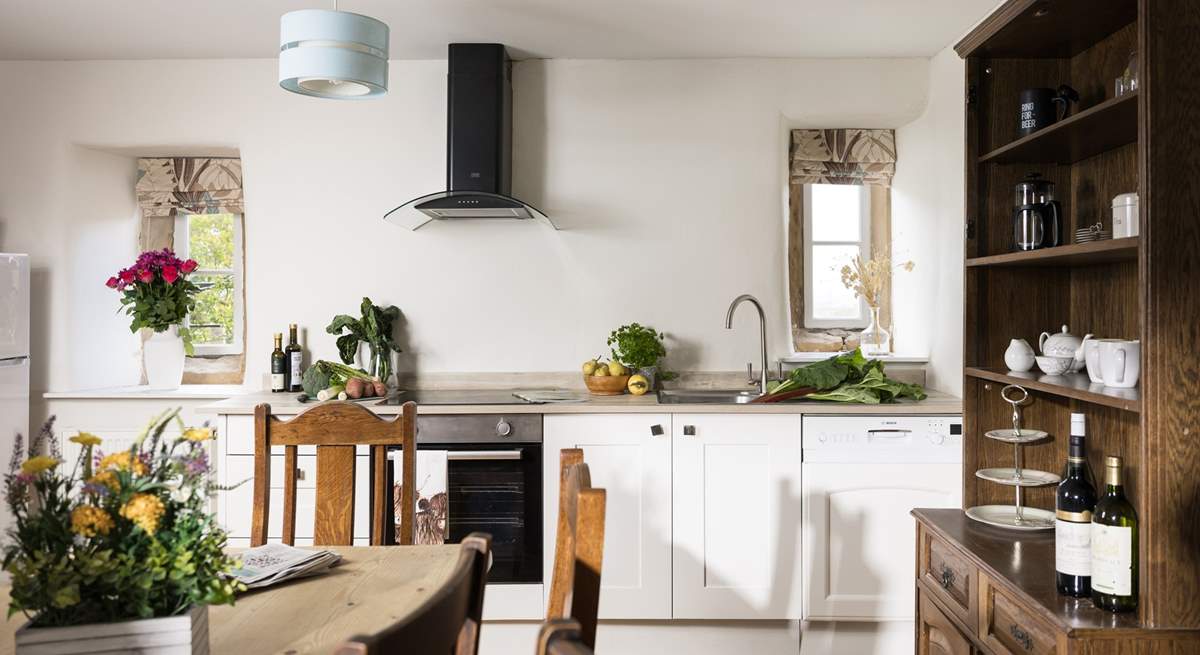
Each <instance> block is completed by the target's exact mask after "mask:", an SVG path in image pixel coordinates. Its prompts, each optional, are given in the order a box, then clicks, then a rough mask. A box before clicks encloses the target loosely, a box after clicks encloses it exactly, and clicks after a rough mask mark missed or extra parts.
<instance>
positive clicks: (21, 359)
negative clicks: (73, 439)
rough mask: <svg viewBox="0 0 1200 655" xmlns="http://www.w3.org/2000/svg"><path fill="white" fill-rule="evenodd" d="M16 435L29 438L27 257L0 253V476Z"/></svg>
mask: <svg viewBox="0 0 1200 655" xmlns="http://www.w3.org/2000/svg"><path fill="white" fill-rule="evenodd" d="M17 433H20V434H23V435H25V436H26V438H28V437H29V255H12V254H8V253H0V475H2V474H3V473H7V472H8V465H9V461H8V460H9V457H10V454H11V453H12V447H13V440H14V438H15V437H16V435H17ZM26 443H28V441H26ZM6 513H7V512H6V511H5V510H4V509H3V508H0V519H7V517H6V516H4V514H6ZM5 522H6V521H5Z"/></svg>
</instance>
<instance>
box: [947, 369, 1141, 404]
mask: <svg viewBox="0 0 1200 655" xmlns="http://www.w3.org/2000/svg"><path fill="white" fill-rule="evenodd" d="M966 374H967V376H969V377H973V378H979V379H981V380H990V381H992V382H998V383H1000V384H1019V385H1021V386H1022V387H1025V388H1026V389H1033V390H1035V391H1041V392H1043V393H1048V394H1053V395H1055V396H1062V397H1063V398H1073V399H1075V400H1082V401H1083V402H1087V403H1092V404H1095V405H1103V406H1105V407H1115V408H1117V409H1123V410H1125V411H1127V412H1140V411H1142V397H1141V392H1140V390H1139V389H1137V388H1134V389H1117V388H1114V387H1106V386H1104V385H1101V384H1096V383H1093V382H1092V381H1091V380H1090V379H1088V376H1087V374H1086V373H1068V374H1067V375H1044V374H1042V373H1040V372H1038V371H1036V370H1034V371H1028V372H1025V373H1020V372H1017V371H1009V370H1007V369H1003V368H981V367H973V366H969V367H967V368H966Z"/></svg>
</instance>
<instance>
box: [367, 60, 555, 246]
mask: <svg viewBox="0 0 1200 655" xmlns="http://www.w3.org/2000/svg"><path fill="white" fill-rule="evenodd" d="M449 69H450V72H449V75H448V78H449V85H448V86H449V91H448V96H447V102H446V105H447V112H446V128H447V129H446V131H447V137H446V190H445V191H439V192H437V193H431V194H429V195H426V196H421V197H420V198H416V199H414V200H410V201H408V202H406V203H404V204H403V205H400V206H399V207H397V208H395V209H393V210H392V211H390V212H388V213H387V214H386V215H384V217H383V218H384V220H387V221H389V222H391V223H395V224H397V225H400V226H403V227H407V228H410V229H413V230H417V229H420V228H421V227H424V226H425V225H428V224H429V223H430V222H431V221H435V220H446V221H449V220H464V219H517V220H520V219H539V220H543V221H545V222H547V223H549V224H550V225H551V226H553V225H554V223H553V222H552V221H551V220H550V219H549V217H547V216H546V215H545V214H543V213H542V212H541V211H539V210H538V209H537V208H535V207H533V206H532V205H529V204H526V203H524V202H521V201H520V200H517V199H516V198H513V197H512V196H511V195H509V194H510V192H511V189H512V77H511V73H512V62H511V61H510V60H509V58H508V53H507V52H506V51H505V49H504V46H503V45H501V44H499V43H451V44H450V62H449Z"/></svg>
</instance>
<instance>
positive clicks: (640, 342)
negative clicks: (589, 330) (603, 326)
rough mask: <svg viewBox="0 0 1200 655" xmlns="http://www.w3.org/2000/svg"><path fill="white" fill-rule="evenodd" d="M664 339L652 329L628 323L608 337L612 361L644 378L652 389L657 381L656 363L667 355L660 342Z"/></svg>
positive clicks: (660, 333) (662, 335) (664, 336)
mask: <svg viewBox="0 0 1200 655" xmlns="http://www.w3.org/2000/svg"><path fill="white" fill-rule="evenodd" d="M665 338H666V335H664V334H663V333H662V332H659V331H657V330H655V329H654V328H652V327H649V326H646V325H641V324H639V323H630V324H628V325H622V326H621V327H619V328H617V329H615V330H613V331H612V334H609V335H608V346H609V348H611V349H612V358H613V360H614V361H618V362H621V363H622V364H624V365H625V366H628V367H629V368H631V369H633V370H634V371H635V372H636V373H637V374H638V375H641V376H643V377H645V378H646V380H647V384H648V385H649V387H650V388H651V389H654V388H655V386H656V384H657V381H658V363H659V361H660V360H662V358H663V357H666V355H667V349H666V347H665V346H664V345H663V342H662V340H663V339H665Z"/></svg>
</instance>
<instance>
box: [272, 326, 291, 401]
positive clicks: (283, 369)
mask: <svg viewBox="0 0 1200 655" xmlns="http://www.w3.org/2000/svg"><path fill="white" fill-rule="evenodd" d="M271 391H275V392H282V391H287V356H286V355H284V354H283V335H282V334H280V333H278V332H276V333H275V350H273V351H272V352H271Z"/></svg>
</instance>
